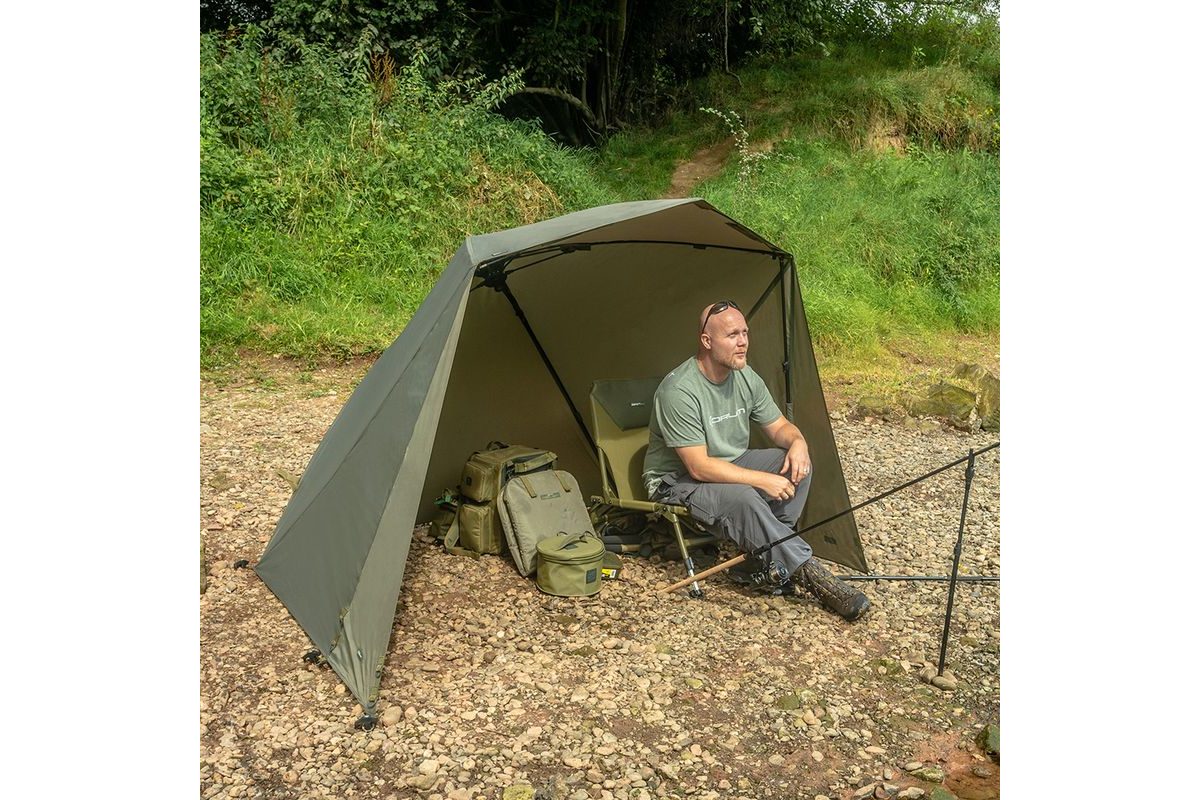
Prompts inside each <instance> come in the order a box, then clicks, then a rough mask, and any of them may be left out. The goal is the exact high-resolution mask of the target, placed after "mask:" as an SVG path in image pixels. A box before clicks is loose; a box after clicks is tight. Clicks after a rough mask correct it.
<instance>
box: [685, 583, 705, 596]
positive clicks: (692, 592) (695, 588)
mask: <svg viewBox="0 0 1200 800" xmlns="http://www.w3.org/2000/svg"><path fill="white" fill-rule="evenodd" d="M688 597H691V598H692V599H693V600H703V599H704V590H703V589H701V588H700V584H698V583H693V584H692V587H691V588H690V589H688Z"/></svg>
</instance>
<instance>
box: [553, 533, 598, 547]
mask: <svg viewBox="0 0 1200 800" xmlns="http://www.w3.org/2000/svg"><path fill="white" fill-rule="evenodd" d="M558 535H559V536H566V537H568V538H567V540H566V541H564V542H560V543H559V545H558V547H556V548H554V549H555V550H568V549H570V548H572V547H574V546H575V545H577V544H583V543H584V542H585V541H587V538H588V537H589V536H592V535H593V534H591V533H588V532H587V531H583V532H582V533H567V532H566V531H559V532H558Z"/></svg>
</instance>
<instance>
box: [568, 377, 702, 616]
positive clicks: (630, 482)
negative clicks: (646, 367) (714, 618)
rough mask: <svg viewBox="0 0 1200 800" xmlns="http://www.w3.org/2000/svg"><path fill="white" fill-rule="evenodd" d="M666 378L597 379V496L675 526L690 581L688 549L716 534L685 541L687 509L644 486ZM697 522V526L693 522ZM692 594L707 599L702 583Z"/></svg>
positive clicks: (594, 389) (594, 422) (692, 572)
mask: <svg viewBox="0 0 1200 800" xmlns="http://www.w3.org/2000/svg"><path fill="white" fill-rule="evenodd" d="M661 382H662V378H637V379H634V380H607V381H596V382H595V383H594V384H592V393H591V395H590V400H591V406H592V429H593V431H594V433H595V436H596V455H597V456H598V457H599V460H600V482H601V487H602V491H603V493H604V496H603V497H600V498H593V499H595V500H599V501H601V502H604V503H607V504H608V505H611V506H616V507H617V508H623V509H627V510H630V511H643V512H646V513H648V514H650V515H652V516H658V517H661V518H663V519H665V520H667V521H668V522H670V523H671V527H672V528H674V530H675V540H676V542H677V543H678V545H679V552H680V554H681V555H682V557H683V564H684V567H685V568H686V569H687V574H688V577H689V578H690V577H692V576H694V575H695V574H696V569H695V566H694V565H693V564H692V558H691V556H689V555H688V551H687V548H688V545H691V546H693V547H695V546H699V545H705V544H712V543H715V542H716V537H715V536H713V535H712V534H707V533H706V534H703V535H701V536H692V537H689V538H685V537H684V535H683V526H682V525H681V524H680V519H689V520H690V519H691V516H690V515H689V514H688V510H687V508H685V507H684V506H675V505H669V504H667V503H656V502H654V501H652V500H651V499H650V498H649V497H647V496H646V487H645V485H644V484H643V483H642V462H643V461H644V460H645V458H646V449H647V448H648V447H649V446H650V431H649V425H650V413H651V410H652V409H653V407H654V390H655V389H657V388H658V384H659V383H661ZM692 522H693V524H696V525H699V523H696V522H695V521H694V520H693V521H692ZM688 594H689V595H691V596H692V597H696V598H699V597H703V596H704V590H703V589H701V588H700V584H699V583H698V582H696V581H692V585H691V588H690V589H688Z"/></svg>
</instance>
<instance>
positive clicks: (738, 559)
mask: <svg viewBox="0 0 1200 800" xmlns="http://www.w3.org/2000/svg"><path fill="white" fill-rule="evenodd" d="M999 446H1000V443H999V442H994V443H993V444H989V445H988V446H987V447H985V448H983V449H982V450H971V451H970V452H969V453H968V454H967V455H965V456H963V457H962V458H959V459H956V460H954V461H951V462H950V463H949V464H945V465H943V466H940V467H938V468H937V469H935V470H933V471H931V472H927V473H925V474H924V475H922V476H920V477H918V478H913V479H912V480H910V481H907V482H905V483H902V484H900V485H899V486H896V487H894V488H892V489H888V490H887V491H886V492H883V493H882V494H877V495H875V496H874V497H872V498H870V499H869V500H864V501H862V502H861V503H859V504H857V505H853V506H851V507H850V508H847V509H846V510H845V511H839V512H838V513H837V514H834V515H833V516H832V517H826V518H825V519H823V520H821V521H820V522H814V523H813V524H812V525H808V526H806V527H804V528H801V529H800V530H798V531H794V532H792V533H789V534H788V535H787V536H784V537H782V538H780V539H776V540H774V541H769V542H767V543H766V544H764V545H762V546H761V547H757V548H755V549H754V550H751V551H750V552H749V553H741V554H740V555H737V556H734V557H733V558H731V559H729V560H728V561H722V562H721V563H720V564H717V565H716V566H714V567H709V568H708V569H706V570H704V571H703V572H699V573H697V574H695V575H691V576H689V577H687V578H686V579H684V580H681V581H679V582H678V583H673V584H671V585H670V586H667V587H666V588H663V589H659V592H673V591H675V590H676V589H682V588H683V587H684V586H689V585H691V584H692V583H694V582H697V581H701V580H703V579H705V578H710V577H712V576H713V575H717V574H719V573H721V572H724V571H725V570H727V569H729V568H731V567H736V566H737V565H738V564H741V563H742V562H743V561H745V560H747V559H748V558H750V557H752V556H759V555H762V554H763V553H765V552H767V551H768V550H770V549H772V548H774V547H777V546H779V545H781V544H783V543H784V542H786V541H788V540H790V539H794V538H795V537H797V536H800V535H802V534H805V533H808V532H809V531H811V530H813V529H814V528H819V527H821V526H822V525H825V524H827V523H830V522H833V521H834V520H835V519H840V518H841V517H844V516H846V515H847V514H850V513H853V512H855V511H857V510H858V509H860V508H864V507H866V506H869V505H871V504H872V503H877V502H879V501H880V500H882V499H884V498H885V497H890V496H891V495H893V494H895V493H896V492H898V491H900V490H901V489H907V488H908V487H909V486H912V485H913V484H915V483H920V482H921V481H923V480H927V479H929V478H932V477H933V476H934V475H937V474H938V473H941V472H945V471H946V470H948V469H950V468H952V467H956V466H958V465H959V464H961V463H963V462H964V461H970V462H971V463H972V467H973V466H974V461H975V459H976V458H977V457H978V456H980V455H983V454H984V453H986V452H987V451H989V450H994V449H996V448H997V447H999ZM971 471H972V472H974V470H973V469H972V470H971ZM963 518H964V520H965V518H966V505H965V501H964V506H963ZM961 535H962V533H961V531H960V532H959V536H960V537H961ZM960 547H961V545H960ZM861 580H871V577H870V576H864V577H863V578H861Z"/></svg>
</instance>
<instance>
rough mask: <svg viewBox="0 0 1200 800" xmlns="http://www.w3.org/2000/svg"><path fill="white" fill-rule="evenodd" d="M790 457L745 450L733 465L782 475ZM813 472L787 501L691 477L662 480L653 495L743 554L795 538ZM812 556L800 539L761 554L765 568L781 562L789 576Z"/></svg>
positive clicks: (747, 488)
mask: <svg viewBox="0 0 1200 800" xmlns="http://www.w3.org/2000/svg"><path fill="white" fill-rule="evenodd" d="M786 456H787V452H786V451H784V450H781V449H779V448H770V449H767V450H747V451H746V452H744V453H742V454H741V455H740V456H738V457H737V458H735V459H734V460H733V463H734V464H737V465H738V466H739V467H745V468H746V469H756V470H759V471H761V472H773V473H775V474H777V475H778V474H779V469H780V468H781V467H782V466H783V459H784V458H785V457H786ZM811 481H812V473H809V474H808V475H807V476H806V477H805V478H804V480H802V481H800V483H799V484H798V485H797V486H796V493H795V494H794V495H792V497H791V498H789V499H787V500H770V499H768V497H767V496H766V495H765V494H763V493H762V492H760V491H759V490H758V489H755V488H753V487H751V486H746V485H745V484H741V483H706V482H703V481H697V480H694V479H693V478H692V477H691V476H690V475H688V474H687V473H683V474H682V475H681V474H679V473H672V474H670V475H664V476H663V478H662V483H660V484H659V486H658V489H657V490H656V491H655V492H654V500H656V501H658V502H661V503H671V504H672V505H679V506H684V507H685V508H687V510H688V512H689V513H690V514H691V515H692V516H693V517H695V518H696V519H698V520H700V521H701V522H702V523H704V524H705V525H708V526H711V527H714V528H716V530H717V532H719V533H721V534H723V535H725V536H726V537H727V538H729V539H731V540H732V541H733V542H734V543H735V544H737V546H738V548H739V549H741V551H742V552H743V553H748V552H750V551H751V550H754V549H756V548H758V547H762V546H763V545H764V544H766V543H767V542H773V541H778V540H779V539H782V538H783V537H784V536H787V535H788V534H790V533H793V532H794V531H795V529H796V521H797V520H799V519H800V513H801V512H802V511H803V510H804V503H805V502H806V501H807V500H808V487H809V484H810V483H811ZM811 557H812V548H811V547H809V546H808V542H805V541H804V540H803V539H802V538H800V537H799V536H795V537H792V538H791V539H789V540H788V541H786V542H784V543H783V544H781V545H778V546H776V547H773V548H771V549H770V550H768V551H766V552H764V553H763V554H762V560H763V561H762V563H763V565H764V566H765V565H766V564H768V563H769V562H770V561H777V562H779V563H780V564H782V565H783V567H784V569H786V570H787V571H788V574H789V575H791V574H793V573H795V571H796V570H798V569H799V568H800V565H801V564H803V563H804V562H805V561H808V559H809V558H811Z"/></svg>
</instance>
